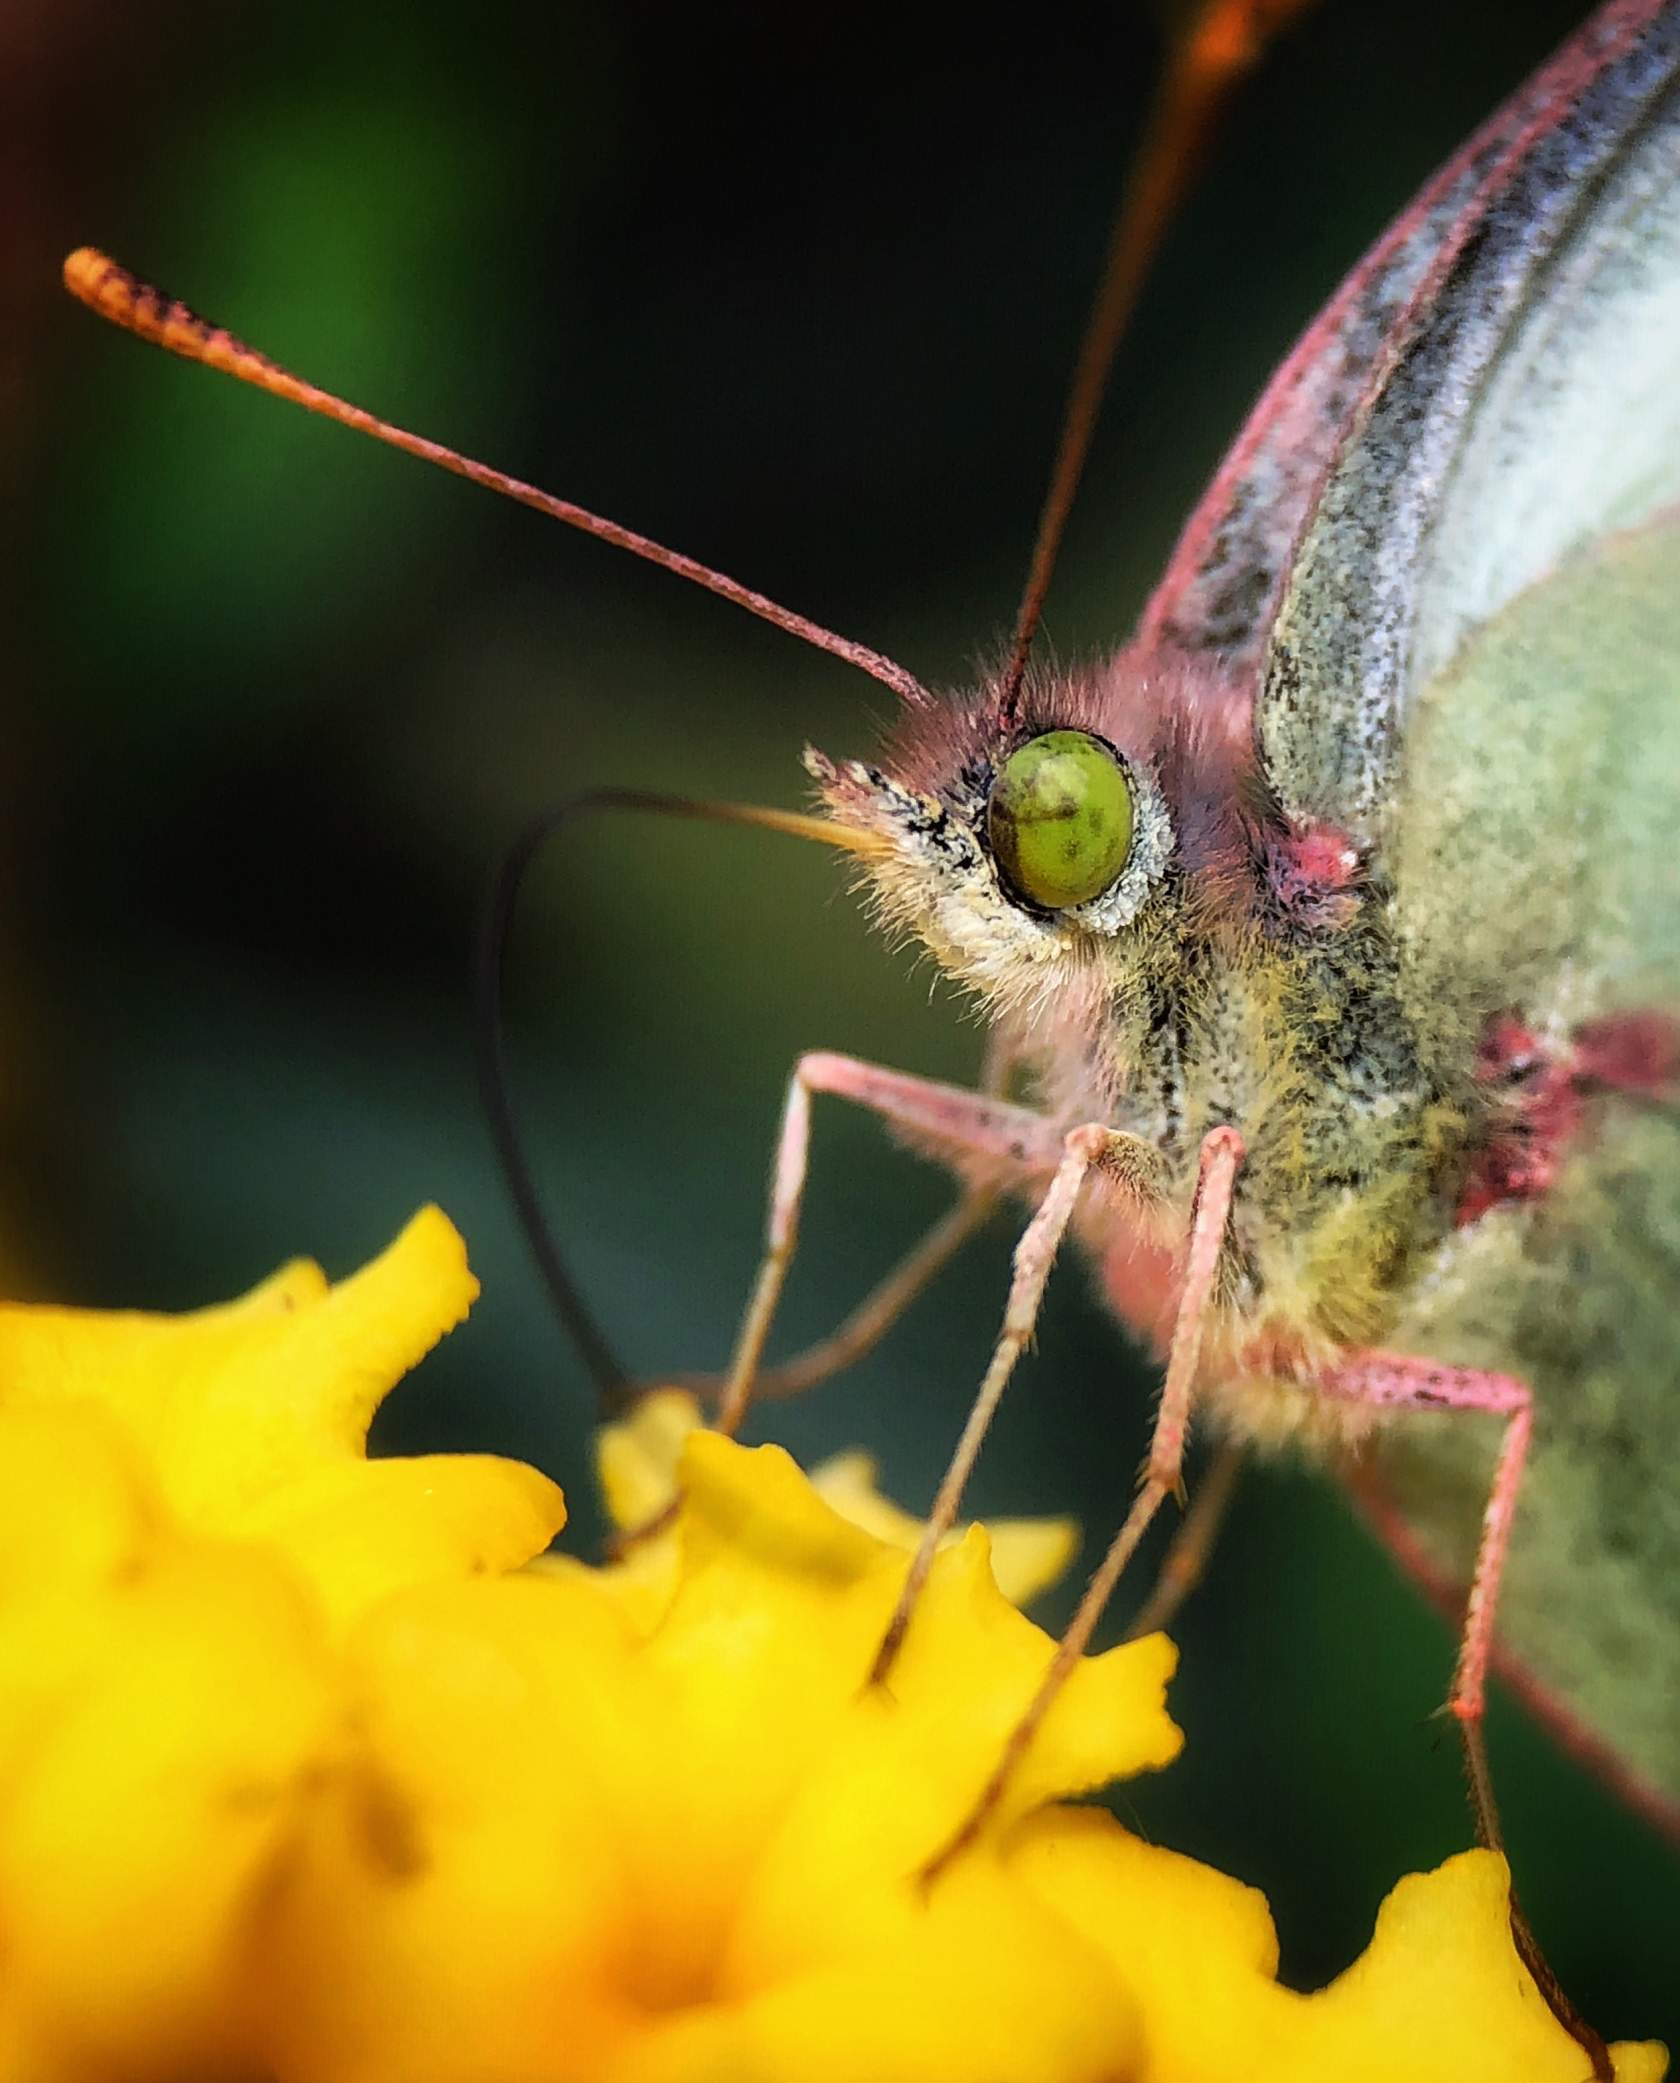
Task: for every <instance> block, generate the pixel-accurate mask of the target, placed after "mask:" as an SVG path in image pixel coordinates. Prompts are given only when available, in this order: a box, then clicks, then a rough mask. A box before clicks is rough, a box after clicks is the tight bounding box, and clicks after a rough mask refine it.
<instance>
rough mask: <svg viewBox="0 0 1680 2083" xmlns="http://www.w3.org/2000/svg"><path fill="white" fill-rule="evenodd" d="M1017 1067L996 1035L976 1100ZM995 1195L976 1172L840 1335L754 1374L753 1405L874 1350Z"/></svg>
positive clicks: (709, 1391) (692, 1379) (716, 1382)
mask: <svg viewBox="0 0 1680 2083" xmlns="http://www.w3.org/2000/svg"><path fill="white" fill-rule="evenodd" d="M1018 1061H1019V1057H1018V1054H1017V1052H1016V1050H1015V1048H1014V1047H1013V1045H1012V1044H1011V1043H1010V1041H1009V1040H1008V1039H1007V1038H1006V1037H1004V1036H1003V1035H1002V1034H1001V1033H1000V1032H999V1031H998V1030H996V1029H994V1030H993V1032H992V1034H991V1036H990V1038H989V1039H988V1042H987V1046H986V1055H985V1061H984V1063H983V1065H982V1067H981V1072H980V1081H979V1085H978V1087H977V1096H979V1097H982V1098H985V1099H1001V1098H1003V1097H1004V1095H1005V1094H1006V1093H1007V1092H1008V1089H1009V1082H1010V1079H1011V1077H1012V1075H1013V1073H1014V1071H1015V1068H1016V1066H1017V1063H1018ZM1000 1191H1001V1189H1000V1187H999V1184H998V1182H997V1180H996V1178H995V1177H982V1176H981V1175H980V1174H979V1172H978V1171H976V1172H975V1174H974V1176H972V1177H970V1178H969V1179H968V1181H967V1183H966V1185H965V1186H964V1189H963V1192H962V1194H961V1196H960V1198H959V1199H958V1200H957V1202H956V1204H955V1205H954V1206H953V1207H951V1208H950V1209H948V1210H947V1211H946V1213H945V1214H943V1215H942V1216H941V1217H940V1218H939V1220H938V1221H937V1222H936V1223H934V1224H933V1226H932V1228H931V1229H929V1230H927V1231H926V1232H924V1234H923V1235H922V1236H921V1237H919V1238H918V1239H917V1241H916V1242H915V1243H914V1244H912V1245H911V1247H910V1249H909V1250H908V1251H907V1252H906V1253H905V1254H904V1256H903V1257H902V1258H901V1259H900V1260H899V1262H898V1264H897V1265H896V1266H894V1267H892V1268H891V1270H890V1271H889V1272H887V1273H886V1274H885V1275H884V1276H883V1277H882V1278H881V1279H880V1280H879V1281H878V1282H877V1283H876V1284H875V1286H874V1287H873V1288H871V1289H870V1291H869V1293H868V1294H867V1295H865V1296H864V1298H863V1300H862V1301H861V1302H859V1303H858V1305H857V1306H856V1308H855V1309H853V1310H852V1311H851V1313H850V1314H849V1315H848V1316H846V1317H845V1318H843V1319H842V1321H841V1323H840V1326H839V1328H838V1329H837V1330H835V1331H832V1332H830V1333H829V1335H828V1336H827V1337H826V1338H820V1339H818V1340H817V1342H816V1343H815V1344H814V1345H808V1346H807V1347H806V1348H805V1349H804V1351H803V1352H797V1353H794V1354H793V1355H792V1357H791V1358H789V1359H786V1360H783V1361H782V1362H781V1363H780V1365H779V1366H775V1367H761V1368H760V1369H759V1372H758V1377H757V1379H756V1381H755V1383H754V1385H753V1400H754V1401H755V1402H761V1401H763V1400H764V1399H765V1398H766V1397H783V1396H797V1395H800V1394H802V1393H803V1391H805V1390H806V1389H810V1388H815V1387H816V1385H817V1383H818V1382H822V1381H827V1380H828V1379H829V1377H830V1376H831V1375H835V1374H839V1373H842V1372H843V1371H844V1370H845V1369H846V1368H848V1367H852V1366H855V1365H856V1364H857V1362H858V1361H859V1360H861V1359H863V1358H864V1357H865V1356H866V1355H867V1354H869V1353H871V1352H873V1351H874V1349H875V1347H876V1346H877V1345H878V1344H879V1343H880V1342H881V1340H882V1339H883V1338H884V1337H885V1336H886V1334H887V1333H888V1331H890V1330H891V1329H892V1327H893V1325H894V1324H895V1323H897V1321H898V1319H899V1318H900V1317H901V1316H902V1315H903V1314H904V1312H905V1310H906V1309H908V1308H909V1307H910V1305H911V1303H912V1302H914V1301H915V1299H916V1297H917V1296H918V1295H920V1294H921V1293H922V1292H923V1291H924V1290H925V1289H926V1288H928V1287H929V1286H931V1285H932V1283H933V1282H934V1281H935V1280H936V1279H937V1278H938V1277H939V1275H940V1274H941V1273H942V1272H943V1271H944V1270H945V1268H946V1267H947V1266H948V1265H949V1264H950V1263H951V1261H952V1259H954V1258H955V1257H956V1255H957V1253H958V1252H959V1251H961V1250H962V1248H963V1246H964V1245H965V1244H967V1243H968V1242H970V1240H971V1239H972V1238H974V1237H976V1236H978V1234H979V1233H980V1231H981V1230H982V1229H983V1228H984V1227H985V1225H986V1220H987V1218H988V1217H989V1216H990V1214H991V1212H992V1210H993V1209H994V1208H995V1207H996V1206H997V1203H998V1199H999V1195H1000ZM728 1378H729V1377H728V1375H727V1374H687V1375H681V1374H680V1375H677V1376H675V1377H667V1379H670V1380H673V1381H674V1385H675V1386H676V1387H677V1388H683V1389H692V1390H693V1391H694V1392H695V1393H696V1394H698V1395H713V1396H715V1395H718V1394H720V1393H721V1392H722V1390H723V1387H724V1384H725V1383H726V1382H727V1380H728Z"/></svg>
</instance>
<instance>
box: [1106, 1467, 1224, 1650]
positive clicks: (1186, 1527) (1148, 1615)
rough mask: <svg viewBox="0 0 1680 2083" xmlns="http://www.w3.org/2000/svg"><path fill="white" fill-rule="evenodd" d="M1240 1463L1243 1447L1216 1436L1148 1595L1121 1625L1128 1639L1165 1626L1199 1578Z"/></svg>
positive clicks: (1206, 1563)
mask: <svg viewBox="0 0 1680 2083" xmlns="http://www.w3.org/2000/svg"><path fill="white" fill-rule="evenodd" d="M1242 1465H1243V1448H1242V1447H1241V1446H1240V1445H1238V1443H1237V1442H1236V1441H1235V1440H1230V1439H1226V1440H1221V1441H1220V1444H1219V1450H1218V1452H1217V1453H1216V1454H1215V1456H1214V1458H1213V1462H1212V1464H1211V1466H1210V1467H1209V1468H1208V1471H1207V1473H1206V1474H1205V1475H1204V1476H1203V1477H1202V1479H1201V1481H1200V1482H1199V1483H1198V1484H1197V1486H1196V1488H1195V1490H1194V1491H1193V1492H1192V1493H1191V1498H1190V1509H1189V1510H1188V1511H1187V1512H1186V1513H1185V1515H1184V1518H1183V1520H1182V1521H1181V1523H1180V1524H1179V1527H1178V1529H1177V1531H1176V1532H1175V1533H1174V1534H1173V1537H1172V1543H1171V1545H1170V1546H1169V1547H1168V1549H1167V1552H1166V1556H1165V1558H1164V1559H1163V1561H1162V1563H1161V1567H1160V1571H1159V1573H1158V1574H1157V1576H1156V1578H1155V1582H1154V1583H1153V1584H1152V1585H1151V1586H1150V1588H1149V1596H1148V1597H1147V1598H1146V1599H1145V1600H1144V1602H1143V1604H1142V1605H1141V1606H1139V1608H1138V1609H1137V1612H1136V1613H1135V1614H1134V1615H1133V1616H1132V1618H1131V1620H1130V1621H1129V1622H1128V1624H1127V1627H1126V1640H1127V1641H1128V1642H1136V1641H1138V1640H1140V1639H1141V1638H1142V1637H1143V1636H1144V1635H1153V1634H1159V1633H1160V1632H1161V1630H1162V1629H1163V1628H1165V1627H1170V1626H1171V1625H1172V1622H1173V1619H1174V1617H1175V1615H1176V1614H1177V1612H1178V1610H1179V1608H1180V1607H1181V1606H1182V1605H1183V1604H1184V1601H1185V1600H1186V1599H1187V1598H1188V1597H1189V1596H1190V1594H1191V1592H1192V1591H1194V1590H1195V1588H1196V1586H1197V1585H1198V1584H1199V1583H1200V1582H1201V1581H1202V1575H1203V1572H1204V1571H1205V1570H1206V1568H1207V1565H1208V1558H1209V1556H1210V1555H1212V1553H1213V1544H1214V1542H1215V1541H1216V1540H1217V1539H1218V1538H1219V1529H1220V1527H1221V1526H1222V1525H1223V1524H1224V1520H1225V1513H1226V1510H1227V1508H1228V1507H1229V1505H1230V1502H1231V1499H1232V1497H1233V1496H1234V1495H1235V1493H1236V1487H1237V1478H1238V1476H1239V1475H1241V1473H1242Z"/></svg>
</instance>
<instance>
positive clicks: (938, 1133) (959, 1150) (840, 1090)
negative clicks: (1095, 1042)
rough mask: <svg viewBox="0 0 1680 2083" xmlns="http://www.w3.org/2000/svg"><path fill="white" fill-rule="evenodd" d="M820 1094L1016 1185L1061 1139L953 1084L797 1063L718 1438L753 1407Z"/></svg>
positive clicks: (1039, 1118)
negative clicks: (1017, 1178) (853, 1106)
mask: <svg viewBox="0 0 1680 2083" xmlns="http://www.w3.org/2000/svg"><path fill="white" fill-rule="evenodd" d="M818 1092H828V1093H832V1094H834V1095H835V1097H837V1098H840V1099H849V1100H852V1101H853V1102H854V1103H855V1104H856V1105H858V1106H863V1107H867V1108H868V1109H869V1110H870V1112H871V1113H874V1114H878V1115H880V1117H881V1118H882V1119H883V1120H884V1121H889V1122H891V1123H892V1124H893V1125H894V1127H896V1128H899V1129H901V1130H903V1131H905V1133H906V1134H907V1136H908V1138H909V1139H910V1140H911V1141H912V1142H914V1143H916V1144H918V1145H921V1146H924V1147H928V1148H931V1149H933V1150H934V1151H937V1152H940V1153H942V1154H948V1155H950V1156H952V1157H955V1158H959V1159H966V1160H969V1161H970V1162H973V1161H975V1160H978V1161H979V1164H980V1165H981V1166H982V1167H983V1168H985V1169H986V1170H988V1171H994V1172H997V1173H1001V1174H1005V1175H1008V1174H1013V1175H1015V1176H1030V1175H1031V1174H1032V1173H1034V1172H1045V1171H1050V1170H1052V1169H1053V1168H1054V1166H1055V1165H1056V1163H1057V1160H1058V1159H1059V1158H1060V1156H1061V1138H1060V1137H1059V1136H1058V1134H1057V1132H1056V1130H1055V1129H1054V1128H1053V1127H1052V1126H1051V1125H1050V1123H1049V1122H1047V1121H1046V1120H1045V1119H1044V1117H1043V1115H1041V1114H1035V1113H1034V1112H1033V1111H1032V1109H1031V1108H1030V1107H1020V1106H1014V1105H1011V1104H1010V1103H1009V1102H1008V1101H1006V1100H1001V1099H993V1098H990V1097H988V1096H986V1095H985V1094H983V1093H978V1092H969V1091H965V1090H964V1089H963V1088H962V1087H961V1086H957V1085H940V1084H935V1083H934V1082H933V1081H932V1080H931V1079H929V1078H917V1077H911V1076H909V1075H908V1074H907V1073H906V1072H903V1071H896V1070H883V1069H882V1068H881V1067H880V1066H879V1065H877V1064H873V1063H861V1062H859V1061H858V1059H857V1058H856V1057H855V1056H836V1055H833V1054H831V1053H829V1052H827V1051H816V1052H814V1053H812V1054H811V1055H808V1056H802V1057H801V1058H800V1059H799V1062H798V1064H797V1065H796V1066H795V1068H794V1073H793V1076H792V1078H791V1079H790V1080H789V1082H788V1091H787V1100H786V1103H785V1105H784V1107H783V1110H782V1127H781V1134H780V1135H779V1137H778V1138H777V1143H776V1161H775V1170H774V1174H773V1176H772V1180H771V1187H770V1216H769V1222H768V1225H767V1228H766V1233H765V1243H764V1256H763V1258H762V1259H761V1260H760V1262H759V1268H758V1277H757V1279H756V1280H755V1281H754V1283H753V1291H752V1296H751V1299H750V1300H749V1301H748V1304H747V1309H746V1314H745V1316H744V1317H743V1318H742V1321H741V1329H740V1332H739V1334H738V1336H737V1338H736V1341H735V1352H734V1356H733V1358H732V1359H731V1362H730V1367H729V1378H728V1381H727V1382H726V1384H725V1387H724V1391H723V1397H722V1401H721V1402H720V1403H719V1406H718V1415H717V1429H718V1431H720V1432H722V1433H723V1434H725V1436H733V1435H734V1434H735V1433H736V1432H738V1431H739V1430H740V1427H741V1422H742V1420H743V1419H744V1418H745V1417H746V1414H747V1410H748V1407H749V1405H750V1403H751V1401H752V1393H753V1384H754V1382H755V1380H756V1378H757V1375H758V1364H759V1361H760V1359H761V1357H762V1356H763V1352H764V1342H765V1339H766V1338H767V1337H768V1336H769V1332H770V1324H771V1320H772V1318H773V1317H774V1316H775V1313H776V1305H777V1303H778V1301H779V1300H780V1299H781V1292H782V1283H783V1281H784V1280H785V1279H786V1277H787V1269H788V1262H789V1260H790V1259H791V1258H792V1256H793V1249H794V1244H795V1241H796V1239H797V1235H798V1229H799V1211H800V1204H801V1202H802V1199H803V1197H804V1192H805V1171H806V1161H807V1157H808V1154H809V1150H810V1141H811V1098H812V1095H813V1094H814V1093H818Z"/></svg>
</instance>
